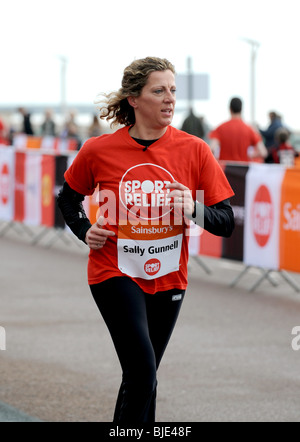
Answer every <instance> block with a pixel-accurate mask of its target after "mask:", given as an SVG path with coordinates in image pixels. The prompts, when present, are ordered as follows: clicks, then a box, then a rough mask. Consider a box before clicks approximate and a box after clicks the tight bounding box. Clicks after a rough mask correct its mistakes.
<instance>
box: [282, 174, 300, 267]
mask: <svg viewBox="0 0 300 442" xmlns="http://www.w3.org/2000/svg"><path fill="white" fill-rule="evenodd" d="M279 250H280V268H281V269H285V270H290V271H293V272H299V271H300V260H299V250H300V169H298V168H294V169H288V170H287V171H286V173H285V177H284V180H283V184H282V194H281V219H280V248H279Z"/></svg>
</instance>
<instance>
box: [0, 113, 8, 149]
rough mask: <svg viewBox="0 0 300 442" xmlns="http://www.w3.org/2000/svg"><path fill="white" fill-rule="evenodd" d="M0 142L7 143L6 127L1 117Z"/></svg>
mask: <svg viewBox="0 0 300 442" xmlns="http://www.w3.org/2000/svg"><path fill="white" fill-rule="evenodd" d="M0 144H5V145H7V144H9V142H8V138H7V129H6V127H5V125H4V123H3V121H2V120H1V118H0Z"/></svg>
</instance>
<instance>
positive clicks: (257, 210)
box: [252, 185, 274, 247]
mask: <svg viewBox="0 0 300 442" xmlns="http://www.w3.org/2000/svg"><path fill="white" fill-rule="evenodd" d="M273 224H274V209H273V203H272V198H271V194H270V192H269V189H268V188H267V187H266V186H265V185H262V186H260V187H259V188H258V190H257V192H256V194H255V198H254V201H253V206H252V227H253V234H254V237H255V239H256V242H257V244H258V245H259V246H260V247H265V246H266V245H267V243H268V241H269V239H270V237H271V234H272V230H273Z"/></svg>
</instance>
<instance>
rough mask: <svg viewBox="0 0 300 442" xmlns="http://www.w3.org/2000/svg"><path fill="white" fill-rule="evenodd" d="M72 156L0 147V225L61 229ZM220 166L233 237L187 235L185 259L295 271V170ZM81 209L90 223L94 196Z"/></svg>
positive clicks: (298, 204)
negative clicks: (60, 201) (61, 200)
mask: <svg viewBox="0 0 300 442" xmlns="http://www.w3.org/2000/svg"><path fill="white" fill-rule="evenodd" d="M75 155H76V152H74V151H69V152H67V153H65V154H57V153H56V152H53V151H52V152H51V151H49V152H47V153H46V152H43V151H42V150H41V149H26V150H19V149H15V148H12V147H7V146H5V147H4V146H3V147H2V148H1V147H0V220H3V221H8V222H19V223H23V224H24V225H25V226H44V227H45V228H49V227H54V228H56V229H65V223H64V220H63V218H62V215H61V213H60V211H59V209H58V208H57V204H56V203H55V200H56V196H57V194H58V190H59V189H60V187H61V186H62V184H63V181H64V172H65V170H66V169H67V168H68V167H69V165H70V164H71V162H72V161H73V159H74V158H75ZM222 167H223V169H224V172H225V174H226V176H227V178H228V180H229V182H230V184H231V186H232V188H233V190H234V192H235V196H234V197H233V198H232V199H231V204H232V207H233V211H234V214H235V223H236V227H235V230H234V233H233V235H232V236H231V238H220V237H216V236H214V235H211V234H209V233H208V232H205V231H203V232H202V234H201V235H198V236H191V239H190V254H191V256H194V257H200V256H201V255H207V256H211V257H217V258H227V259H230V260H235V261H240V262H243V263H244V264H245V266H246V267H245V271H247V269H248V268H250V267H251V266H253V267H259V268H262V269H267V270H266V272H264V273H263V275H262V277H263V278H264V277H269V273H270V272H271V271H292V272H300V260H299V250H300V168H298V167H295V168H287V167H285V166H283V165H266V164H255V163H254V164H250V165H248V164H236V163H235V164H229V163H227V164H225V163H224V164H222ZM84 207H85V210H86V212H87V215H88V216H89V218H90V219H91V222H94V221H95V219H96V212H97V210H98V204H97V201H96V193H95V194H94V195H93V196H92V197H86V200H85V202H84ZM0 233H1V232H0ZM283 275H285V274H283ZM285 276H286V275H285ZM270 281H271V282H272V280H271V279H270ZM293 286H294V288H295V289H297V290H298V286H297V285H296V284H293Z"/></svg>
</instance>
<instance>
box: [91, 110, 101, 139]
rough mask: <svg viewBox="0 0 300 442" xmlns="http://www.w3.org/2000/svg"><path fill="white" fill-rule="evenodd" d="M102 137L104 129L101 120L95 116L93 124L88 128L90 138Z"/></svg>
mask: <svg viewBox="0 0 300 442" xmlns="http://www.w3.org/2000/svg"><path fill="white" fill-rule="evenodd" d="M100 135H102V128H101V125H100V121H99V118H98V117H97V115H93V121H92V124H91V125H90V126H89V128H88V137H89V138H92V137H99V136H100Z"/></svg>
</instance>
